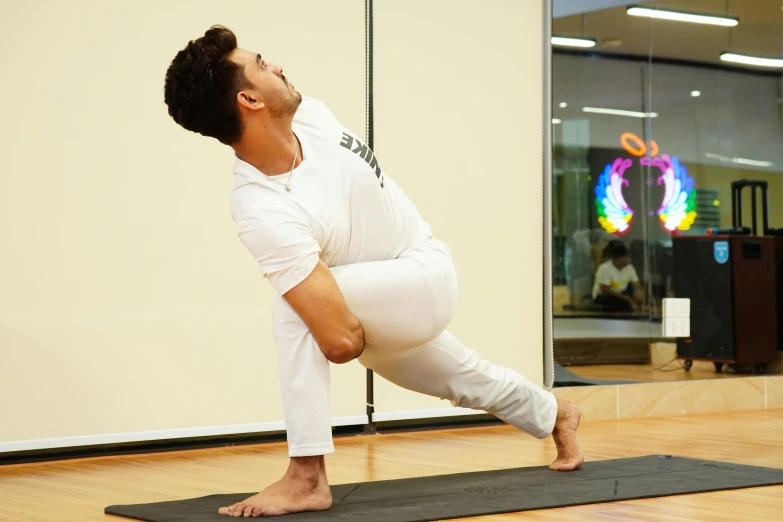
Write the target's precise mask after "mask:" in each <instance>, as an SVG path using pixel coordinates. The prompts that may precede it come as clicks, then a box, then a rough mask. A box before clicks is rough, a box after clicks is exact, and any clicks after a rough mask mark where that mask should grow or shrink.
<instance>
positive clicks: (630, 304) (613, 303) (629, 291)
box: [593, 240, 643, 312]
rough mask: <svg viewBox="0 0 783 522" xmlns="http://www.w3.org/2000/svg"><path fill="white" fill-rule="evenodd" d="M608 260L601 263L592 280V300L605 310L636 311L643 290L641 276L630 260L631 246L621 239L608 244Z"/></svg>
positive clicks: (639, 304)
mask: <svg viewBox="0 0 783 522" xmlns="http://www.w3.org/2000/svg"><path fill="white" fill-rule="evenodd" d="M607 250H608V251H609V257H610V259H609V261H606V262H605V263H603V264H602V265H601V266H600V267H598V271H597V272H596V274H595V283H594V284H593V300H594V302H595V304H597V305H599V306H601V308H602V310H603V311H604V312H636V311H638V310H639V308H640V306H641V304H642V299H643V294H642V287H641V285H640V284H639V276H638V275H637V274H636V269H635V268H634V267H633V265H632V264H631V257H630V256H629V255H628V248H627V247H626V246H625V244H624V243H623V242H622V241H619V240H615V241H612V242H611V243H610V244H609V246H608V247H607Z"/></svg>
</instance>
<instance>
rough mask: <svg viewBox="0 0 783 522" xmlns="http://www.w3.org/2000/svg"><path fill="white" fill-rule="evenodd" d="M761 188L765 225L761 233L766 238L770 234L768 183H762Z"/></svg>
mask: <svg viewBox="0 0 783 522" xmlns="http://www.w3.org/2000/svg"><path fill="white" fill-rule="evenodd" d="M759 186H760V187H761V213H762V217H761V219H762V220H763V224H764V229H763V230H762V231H761V235H763V236H766V235H768V234H769V200H768V198H769V194H768V192H767V189H768V187H769V185H768V184H767V182H766V181H762V182H761V183H760V184H759Z"/></svg>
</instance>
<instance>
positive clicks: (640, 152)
mask: <svg viewBox="0 0 783 522" xmlns="http://www.w3.org/2000/svg"><path fill="white" fill-rule="evenodd" d="M620 143H621V144H622V146H623V149H625V151H626V152H628V153H629V154H630V155H632V156H635V157H636V158H639V163H640V164H641V165H644V166H646V167H654V168H657V169H659V170H660V171H661V175H660V176H659V177H658V185H659V186H661V185H662V186H663V188H664V196H663V201H662V202H661V206H660V208H659V209H658V218H659V219H660V223H661V226H663V228H664V229H666V230H667V231H668V232H669V233H671V234H676V233H678V232H681V231H685V230H688V229H690V228H691V226H692V225H693V222H694V220H695V219H696V216H697V212H696V192H695V190H694V187H693V178H692V177H690V176H689V175H688V172H687V170H686V169H685V167H684V166H682V165H681V164H680V161H679V160H678V159H677V158H676V157H670V156H669V155H668V154H662V155H661V156H660V157H656V156H657V155H658V152H659V149H658V144H657V143H656V142H655V141H653V140H650V141H649V142H648V143H645V142H644V140H642V139H641V138H640V137H639V136H637V135H635V134H633V133H631V132H626V133H624V134H623V135H622V136H621V137H620ZM648 145H649V148H648ZM648 153H649V154H648ZM633 164H634V160H632V159H629V158H617V159H616V160H615V161H614V162H613V163H610V164H609V165H607V166H606V167H605V168H604V171H603V172H602V173H601V174H600V175H599V176H598V182H597V183H596V186H595V210H596V214H597V215H598V223H599V224H600V225H601V227H603V229H604V230H606V231H607V232H609V233H611V234H615V235H618V236H620V235H623V234H626V233H628V231H629V230H630V229H631V225H632V221H633V216H634V211H633V209H632V208H631V207H630V206H629V205H628V203H626V201H625V197H624V196H623V187H628V186H629V185H630V182H629V181H628V180H627V179H625V177H624V175H625V171H626V170H627V169H628V168H629V167H631V166H633Z"/></svg>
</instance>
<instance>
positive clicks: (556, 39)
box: [552, 36, 595, 47]
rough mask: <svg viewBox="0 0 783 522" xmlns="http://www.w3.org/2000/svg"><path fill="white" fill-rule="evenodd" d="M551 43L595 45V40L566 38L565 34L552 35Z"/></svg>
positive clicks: (576, 45) (567, 45) (580, 45)
mask: <svg viewBox="0 0 783 522" xmlns="http://www.w3.org/2000/svg"><path fill="white" fill-rule="evenodd" d="M552 45H559V46H561V47H595V40H590V39H587V38H568V37H565V36H553V37H552Z"/></svg>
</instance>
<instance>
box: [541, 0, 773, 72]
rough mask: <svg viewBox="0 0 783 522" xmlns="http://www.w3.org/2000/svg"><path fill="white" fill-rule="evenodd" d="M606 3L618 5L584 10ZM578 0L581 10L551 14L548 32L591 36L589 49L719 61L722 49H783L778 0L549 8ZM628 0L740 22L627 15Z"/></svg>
mask: <svg viewBox="0 0 783 522" xmlns="http://www.w3.org/2000/svg"><path fill="white" fill-rule="evenodd" d="M606 3H611V4H613V5H615V6H617V4H622V6H620V7H609V8H604V9H600V10H590V11H589V12H584V11H587V10H588V9H592V8H593V7H595V6H597V5H601V4H606ZM577 5H581V6H582V8H581V11H583V12H582V13H581V14H571V15H569V16H563V17H559V18H556V19H554V20H553V22H552V32H553V34H555V35H557V36H575V37H585V38H593V39H595V40H596V41H597V42H598V45H596V47H594V48H592V49H591V50H592V51H605V52H612V53H618V54H632V55H638V56H650V55H652V56H654V57H656V58H670V59H679V60H688V61H697V62H708V63H721V64H723V63H724V62H721V61H720V54H721V53H722V52H725V51H731V52H734V53H740V54H750V55H758V56H768V57H772V58H775V57H776V58H780V57H781V55H782V54H783V0H654V1H650V0H647V1H644V0H642V1H638V2H608V1H604V0H584V1H579V0H553V11H554V12H561V13H564V12H568V13H571V12H573V10H574V9H575V8H576V7H577ZM628 5H642V6H645V7H655V8H662V9H674V10H679V11H688V12H694V13H703V14H711V15H722V16H732V17H736V18H739V21H740V22H739V25H738V26H736V27H733V28H727V27H718V26H708V25H700V24H692V23H683V22H674V21H667V20H651V19H649V18H640V17H635V16H629V15H628V14H626V6H628ZM613 41H614V42H613ZM724 65H725V64H724Z"/></svg>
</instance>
